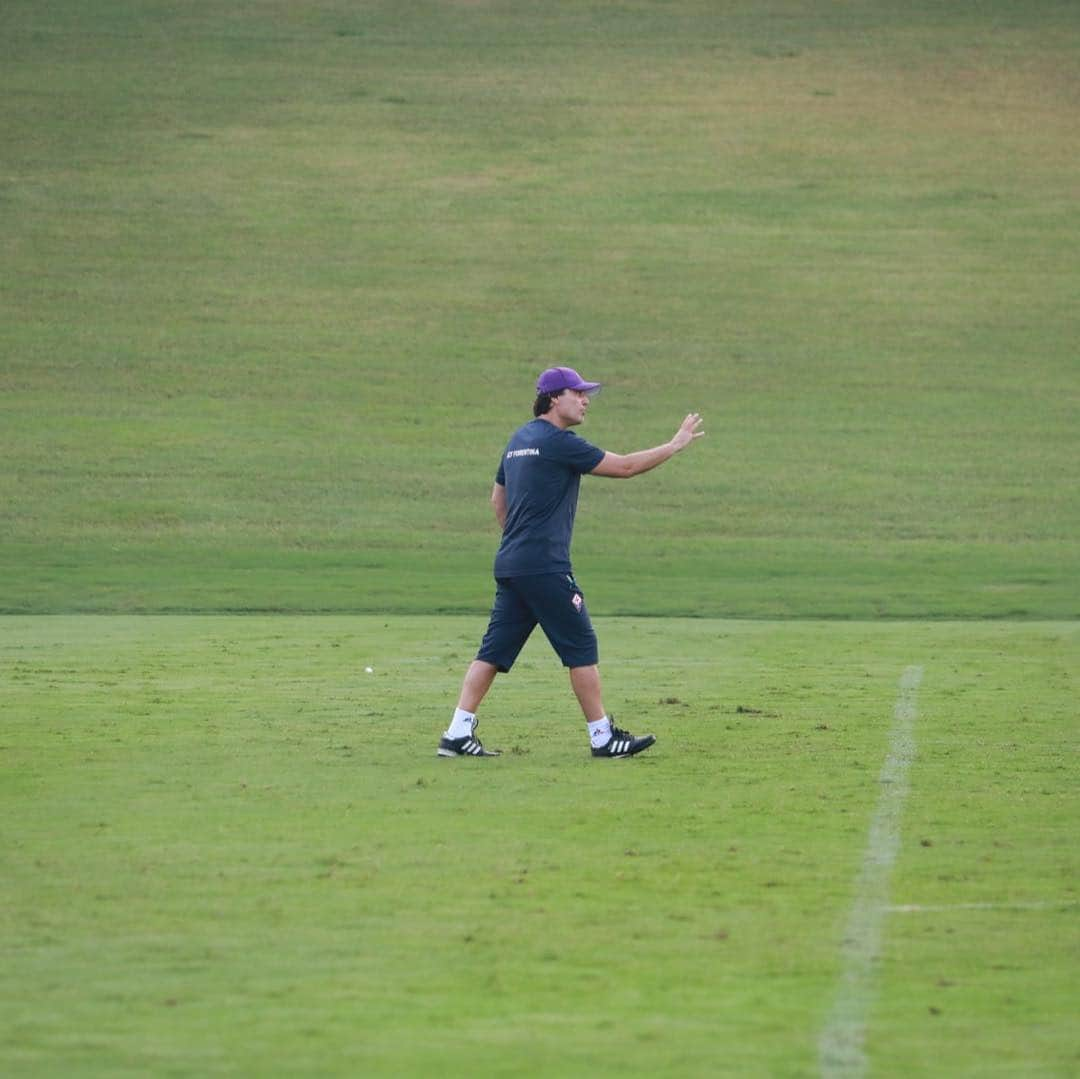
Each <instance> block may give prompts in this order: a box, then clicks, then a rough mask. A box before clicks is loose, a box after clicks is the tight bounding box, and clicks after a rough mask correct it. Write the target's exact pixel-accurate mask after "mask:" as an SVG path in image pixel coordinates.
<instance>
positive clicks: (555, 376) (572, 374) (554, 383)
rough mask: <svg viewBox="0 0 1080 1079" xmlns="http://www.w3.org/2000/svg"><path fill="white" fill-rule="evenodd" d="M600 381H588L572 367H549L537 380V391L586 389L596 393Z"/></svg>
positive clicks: (556, 391) (588, 391)
mask: <svg viewBox="0 0 1080 1079" xmlns="http://www.w3.org/2000/svg"><path fill="white" fill-rule="evenodd" d="M599 389H600V383H599V382H586V381H585V379H583V378H582V377H581V375H579V374H578V373H577V371H575V370H574V369H573V368H572V367H549V368H548V369H547V370H546V371H545V372H544V373H543V374H542V375H541V376H540V377H539V378H538V379H537V380H536V392H537V393H558V392H559V390H584V391H585V392H586V393H596V391H597V390H599Z"/></svg>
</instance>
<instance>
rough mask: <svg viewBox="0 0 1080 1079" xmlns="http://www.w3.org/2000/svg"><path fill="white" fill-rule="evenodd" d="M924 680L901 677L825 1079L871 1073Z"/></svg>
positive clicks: (824, 1049)
mask: <svg viewBox="0 0 1080 1079" xmlns="http://www.w3.org/2000/svg"><path fill="white" fill-rule="evenodd" d="M922 676H923V669H922V667H908V668H907V669H906V670H905V671H904V673H903V675H901V677H900V695H899V696H898V697H897V699H896V705H895V707H894V708H893V722H892V728H891V729H890V731H889V753H888V756H887V757H886V758H885V763H884V764H883V765H882V768H881V774H880V775H879V776H878V782H879V783H880V784H881V794H880V796H879V797H878V804H877V809H876V810H875V811H874V816H873V819H872V820H871V822H870V832H869V835H868V837H867V841H866V851H865V853H864V854H863V862H862V868H861V869H860V870H859V877H858V880H857V881H856V884H855V900H854V903H853V904H852V907H851V913H850V914H849V916H848V921H847V927H846V928H845V930H844V940H843V944H842V945H841V969H840V984H839V986H838V987H837V993H836V999H835V1001H834V1003H833V1008H832V1011H831V1012H830V1014H829V1017H828V1019H827V1021H826V1023H825V1026H824V1028H823V1029H822V1031H821V1036H820V1037H819V1039H818V1066H819V1069H820V1073H821V1075H822V1076H823V1077H824V1079H840V1077H843V1079H855V1077H858V1076H862V1075H864V1074H865V1073H866V1051H865V1048H864V1044H865V1041H866V1018H867V1015H868V1013H869V1011H870V1008H871V1005H872V1004H873V1002H874V997H875V995H876V990H877V986H876V984H875V982H876V979H875V975H876V973H877V963H878V957H879V955H880V952H881V925H882V921H883V920H884V918H885V914H886V912H887V911H888V909H889V880H890V877H891V875H892V867H893V863H894V862H895V861H896V855H897V852H898V851H899V850H900V821H901V818H902V817H903V814H904V803H905V801H906V800H907V795H908V771H909V769H910V768H911V762H912V761H913V760H914V759H915V720H916V718H917V715H918V711H917V709H916V699H917V695H918V689H919V685H920V684H921V682H922Z"/></svg>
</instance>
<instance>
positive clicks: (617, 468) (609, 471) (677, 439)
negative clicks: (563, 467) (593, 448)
mask: <svg viewBox="0 0 1080 1079" xmlns="http://www.w3.org/2000/svg"><path fill="white" fill-rule="evenodd" d="M700 427H701V417H700V416H699V415H698V414H697V413H696V412H691V413H690V415H689V416H687V417H686V419H685V420H683V421H682V423H681V424H680V425H679V429H678V430H677V431H676V432H675V434H674V436H673V437H672V439H671V440H670V441H669V442H665V443H664V444H663V445H662V446H654V447H653V448H652V449H651V450H638V451H637V453H625V454H624V453H605V454H604V456H603V457H602V458H601V460H600V463H599V464H598V465H597V466H596V468H594V469H593V470H592V472H591V473H590V475H592V476H610V477H611V478H612V479H617V480H627V479H629V478H630V477H631V476H640V475H641V474H642V472H648V471H649V470H650V469H653V468H656V466H657V465H662V464H663V463H664V462H665V461H667V460H670V459H671V458H672V457H674V456H675V454H677V453H679V452H681V451H682V450H685V449H686V447H687V446H689V445H690V443H691V442H693V441H694V439H695V438H701V436H702V435H703V434H705V432H704V431H701V430H699V428H700Z"/></svg>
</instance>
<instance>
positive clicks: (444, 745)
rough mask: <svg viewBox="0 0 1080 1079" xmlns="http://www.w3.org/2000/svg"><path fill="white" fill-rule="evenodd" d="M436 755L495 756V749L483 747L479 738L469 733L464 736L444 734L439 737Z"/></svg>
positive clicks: (497, 754)
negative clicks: (455, 736) (450, 736)
mask: <svg viewBox="0 0 1080 1079" xmlns="http://www.w3.org/2000/svg"><path fill="white" fill-rule="evenodd" d="M438 756H440V757H497V756H499V751H498V750H497V749H484V747H483V746H482V745H481V744H480V739H479V738H475V737H474V736H473V735H471V734H467V735H465V737H464V738H447V737H446V735H445V734H444V735H443V736H442V738H440V739H439V749H438Z"/></svg>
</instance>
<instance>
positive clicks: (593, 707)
mask: <svg viewBox="0 0 1080 1079" xmlns="http://www.w3.org/2000/svg"><path fill="white" fill-rule="evenodd" d="M570 685H571V686H573V688H574V696H576V697H577V699H578V704H580V705H581V711H582V712H583V713H584V714H585V722H586V723H596V722H597V721H598V720H601V719H603V718H604V717H605V716H606V715H607V713H606V712H605V711H604V701H603V694H602V693H601V691H600V668H599V667H598V666H597V665H596V664H595V663H594V664H593V665H592V666H590V667H571V668H570Z"/></svg>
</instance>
